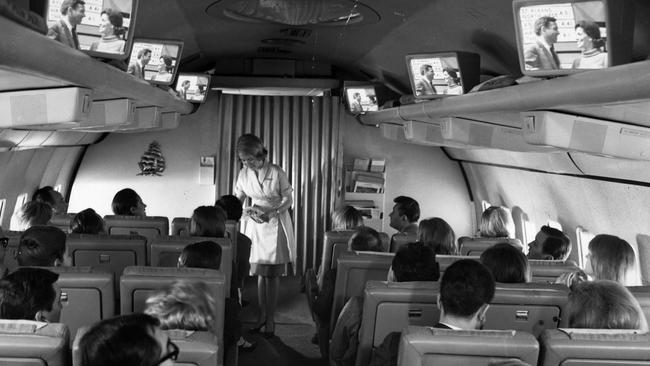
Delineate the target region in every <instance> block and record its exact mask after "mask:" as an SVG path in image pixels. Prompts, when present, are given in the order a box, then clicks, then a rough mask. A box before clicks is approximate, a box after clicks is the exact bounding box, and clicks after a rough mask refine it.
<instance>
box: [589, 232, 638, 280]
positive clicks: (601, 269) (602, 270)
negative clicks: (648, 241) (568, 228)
mask: <svg viewBox="0 0 650 366" xmlns="http://www.w3.org/2000/svg"><path fill="white" fill-rule="evenodd" d="M587 264H588V265H587V267H586V268H585V272H587V274H588V275H591V276H592V277H593V278H594V279H595V280H611V281H616V282H618V283H620V284H622V285H623V286H633V285H636V284H637V279H636V257H635V255H634V249H632V246H630V244H628V242H626V241H625V240H623V239H621V238H619V237H617V236H614V235H607V234H600V235H596V236H595V237H594V238H593V239H591V241H590V242H589V260H588V261H587Z"/></svg>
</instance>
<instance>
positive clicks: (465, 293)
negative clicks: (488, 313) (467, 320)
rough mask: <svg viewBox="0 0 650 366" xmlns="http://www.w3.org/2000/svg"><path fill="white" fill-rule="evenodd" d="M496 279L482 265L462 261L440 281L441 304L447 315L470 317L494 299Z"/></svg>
mask: <svg viewBox="0 0 650 366" xmlns="http://www.w3.org/2000/svg"><path fill="white" fill-rule="evenodd" d="M494 287H495V285H494V277H492V273H490V271H489V270H488V269H487V268H485V266H484V265H482V264H481V263H479V262H477V261H475V260H472V259H461V260H459V261H456V262H454V263H453V264H452V265H451V266H449V267H448V268H447V270H446V271H445V273H444V274H443V275H442V279H441V280H440V303H441V304H442V307H443V309H444V311H445V313H446V314H451V315H455V316H463V317H467V316H470V315H472V314H474V313H476V312H477V311H478V309H480V308H481V306H483V305H484V304H489V303H490V301H492V298H493V297H494Z"/></svg>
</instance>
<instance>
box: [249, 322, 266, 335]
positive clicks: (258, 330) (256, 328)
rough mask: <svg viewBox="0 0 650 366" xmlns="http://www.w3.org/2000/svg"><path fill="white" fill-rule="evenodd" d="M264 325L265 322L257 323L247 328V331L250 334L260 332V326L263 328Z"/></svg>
mask: <svg viewBox="0 0 650 366" xmlns="http://www.w3.org/2000/svg"><path fill="white" fill-rule="evenodd" d="M265 325H266V324H264V323H262V324H258V325H257V326H255V327H252V328H250V329H248V333H250V334H258V333H260V332H262V328H264V326H265ZM264 333H266V332H264Z"/></svg>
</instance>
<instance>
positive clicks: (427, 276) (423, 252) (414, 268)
mask: <svg viewBox="0 0 650 366" xmlns="http://www.w3.org/2000/svg"><path fill="white" fill-rule="evenodd" d="M392 267H393V273H394V274H395V279H396V280H397V282H407V281H438V279H439V278H440V268H439V266H438V262H436V254H435V253H434V252H433V249H431V248H430V247H428V246H426V245H424V244H423V243H420V242H417V243H408V244H406V245H404V246H402V247H401V248H400V249H399V250H398V251H397V253H395V257H393V263H392Z"/></svg>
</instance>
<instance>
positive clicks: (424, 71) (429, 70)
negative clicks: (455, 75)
mask: <svg viewBox="0 0 650 366" xmlns="http://www.w3.org/2000/svg"><path fill="white" fill-rule="evenodd" d="M420 75H422V76H424V77H426V78H427V80H429V81H431V80H433V66H431V65H429V64H423V65H420Z"/></svg>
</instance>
